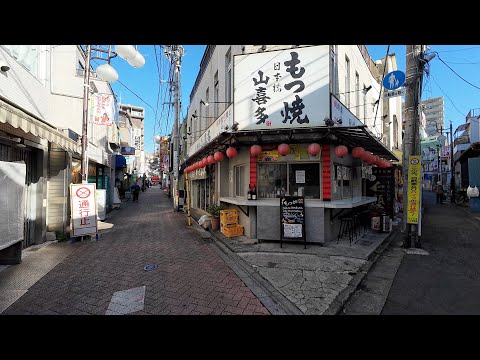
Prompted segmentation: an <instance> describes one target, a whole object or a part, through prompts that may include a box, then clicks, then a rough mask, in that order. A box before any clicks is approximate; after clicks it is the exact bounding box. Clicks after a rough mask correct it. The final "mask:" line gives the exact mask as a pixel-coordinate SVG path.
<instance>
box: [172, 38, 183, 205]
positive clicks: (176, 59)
mask: <svg viewBox="0 0 480 360" xmlns="http://www.w3.org/2000/svg"><path fill="white" fill-rule="evenodd" d="M172 53H173V54H172V55H173V56H172V63H173V66H174V67H175V68H174V76H173V86H174V89H173V90H174V106H175V122H174V128H173V133H174V138H173V181H172V190H173V191H172V195H173V197H174V198H173V207H174V209H175V210H178V197H177V193H178V165H179V164H178V163H179V161H178V157H179V147H180V134H179V131H180V106H181V104H180V66H181V62H182V56H183V48H182V47H181V46H180V45H173V46H172Z"/></svg>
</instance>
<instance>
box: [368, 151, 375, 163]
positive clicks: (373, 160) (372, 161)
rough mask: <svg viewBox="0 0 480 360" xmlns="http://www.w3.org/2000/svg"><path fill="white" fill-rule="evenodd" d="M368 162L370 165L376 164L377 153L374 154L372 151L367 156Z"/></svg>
mask: <svg viewBox="0 0 480 360" xmlns="http://www.w3.org/2000/svg"><path fill="white" fill-rule="evenodd" d="M367 163H368V165H373V164H375V155H373V154H372V153H370V154H369V155H368V157H367Z"/></svg>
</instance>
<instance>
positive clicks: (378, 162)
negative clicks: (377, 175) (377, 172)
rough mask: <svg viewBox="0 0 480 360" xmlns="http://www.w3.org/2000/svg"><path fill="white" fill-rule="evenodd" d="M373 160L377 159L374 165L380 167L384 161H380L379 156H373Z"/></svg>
mask: <svg viewBox="0 0 480 360" xmlns="http://www.w3.org/2000/svg"><path fill="white" fill-rule="evenodd" d="M373 158H374V159H375V162H374V163H373V164H374V165H377V166H378V167H380V166H379V164H380V162H381V161H382V159H380V158H379V157H378V156H377V155H373Z"/></svg>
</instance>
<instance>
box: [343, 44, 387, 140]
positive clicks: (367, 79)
mask: <svg viewBox="0 0 480 360" xmlns="http://www.w3.org/2000/svg"><path fill="white" fill-rule="evenodd" d="M345 56H347V57H348V59H349V60H350V91H352V90H355V72H357V73H358V75H359V78H360V93H361V95H360V104H357V103H356V96H355V92H351V93H350V108H349V110H350V111H351V112H352V113H353V114H356V108H355V107H356V106H360V117H359V120H360V121H362V122H363V123H364V124H365V125H367V126H368V128H369V129H370V131H371V132H372V133H373V134H374V135H377V136H380V138H381V135H382V133H383V129H382V108H383V99H380V102H379V104H378V105H376V106H375V107H373V105H372V104H373V103H375V102H376V101H377V100H378V95H379V93H380V84H379V83H378V82H377V80H376V79H375V78H374V76H373V75H372V74H371V73H370V70H369V68H368V66H367V64H366V63H365V60H364V59H363V56H362V53H361V52H360V50H359V48H358V46H357V45H338V56H337V58H338V85H339V93H340V101H341V102H342V103H343V104H344V105H346V96H347V95H348V94H342V93H345V92H346V85H345V75H346V64H345ZM364 85H365V87H369V86H370V85H372V88H371V89H370V90H369V91H368V92H367V106H366V108H367V112H366V117H365V116H364V106H363V91H362V90H363V88H364ZM378 106H380V109H379V110H378V113H377V119H376V121H374V116H375V112H376V110H377V107H378ZM374 124H375V125H376V126H375V127H374V126H373V125H374Z"/></svg>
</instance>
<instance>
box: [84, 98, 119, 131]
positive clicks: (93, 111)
mask: <svg viewBox="0 0 480 360" xmlns="http://www.w3.org/2000/svg"><path fill="white" fill-rule="evenodd" d="M89 101H90V111H89V121H90V122H91V123H93V124H96V125H108V126H109V125H112V124H113V119H114V115H115V111H114V109H115V108H114V98H113V95H108V94H91V95H90V99H89Z"/></svg>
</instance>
